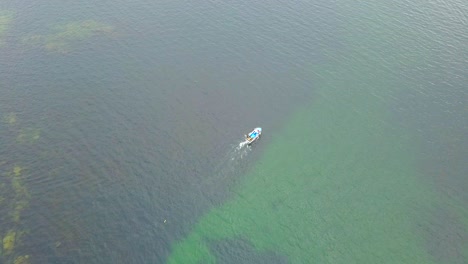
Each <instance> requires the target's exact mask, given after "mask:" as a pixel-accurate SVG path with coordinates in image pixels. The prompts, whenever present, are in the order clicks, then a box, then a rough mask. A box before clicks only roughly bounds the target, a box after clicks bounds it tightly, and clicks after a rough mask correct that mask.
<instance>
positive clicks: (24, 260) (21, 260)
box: [13, 255, 31, 264]
mask: <svg viewBox="0 0 468 264" xmlns="http://www.w3.org/2000/svg"><path fill="white" fill-rule="evenodd" d="M29 263H31V262H30V261H29V255H24V256H19V257H16V258H15V261H14V262H13V264H29Z"/></svg>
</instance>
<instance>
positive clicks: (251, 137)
mask: <svg viewBox="0 0 468 264" xmlns="http://www.w3.org/2000/svg"><path fill="white" fill-rule="evenodd" d="M261 136H262V128H261V127H256V128H255V129H254V130H252V131H251V132H250V133H248V134H246V135H245V140H246V141H247V145H250V144H252V143H254V142H255V141H257V140H259V139H260V137H261Z"/></svg>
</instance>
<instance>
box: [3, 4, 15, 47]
mask: <svg viewBox="0 0 468 264" xmlns="http://www.w3.org/2000/svg"><path fill="white" fill-rule="evenodd" d="M12 20H13V14H12V13H11V12H6V11H1V10H0V47H2V46H3V45H4V44H5V43H4V42H5V40H4V39H5V35H6V32H7V31H8V28H9V27H10V24H11V21H12Z"/></svg>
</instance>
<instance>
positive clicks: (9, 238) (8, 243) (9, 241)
mask: <svg viewBox="0 0 468 264" xmlns="http://www.w3.org/2000/svg"><path fill="white" fill-rule="evenodd" d="M15 241H16V232H15V231H13V230H10V231H8V233H7V234H6V235H5V237H4V238H3V252H4V254H5V255H8V254H10V253H11V252H13V250H14V248H15Z"/></svg>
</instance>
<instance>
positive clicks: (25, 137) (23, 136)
mask: <svg viewBox="0 0 468 264" xmlns="http://www.w3.org/2000/svg"><path fill="white" fill-rule="evenodd" d="M40 137H41V130H40V129H37V128H26V129H21V130H20V131H19V133H18V136H17V137H16V141H17V142H18V143H20V144H33V143H35V142H36V141H37V140H38V139H39V138H40Z"/></svg>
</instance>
